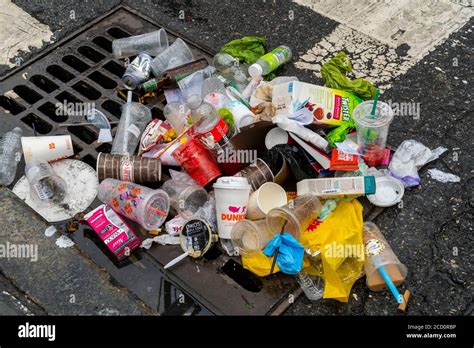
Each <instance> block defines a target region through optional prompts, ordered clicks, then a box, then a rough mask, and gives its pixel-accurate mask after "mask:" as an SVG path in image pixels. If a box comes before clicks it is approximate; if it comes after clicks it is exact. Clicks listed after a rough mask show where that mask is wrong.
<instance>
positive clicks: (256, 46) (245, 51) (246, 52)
mask: <svg viewBox="0 0 474 348" xmlns="http://www.w3.org/2000/svg"><path fill="white" fill-rule="evenodd" d="M265 42H266V39H265V38H264V37H257V36H244V37H243V38H241V39H236V40H232V41H229V42H228V43H226V44H225V45H224V46H222V47H221V49H220V52H224V53H228V54H230V55H231V56H232V57H234V58H236V59H238V60H239V61H240V62H241V63H245V64H253V63H255V62H256V61H257V59H258V58H260V57H261V56H263V55H264V54H265Z"/></svg>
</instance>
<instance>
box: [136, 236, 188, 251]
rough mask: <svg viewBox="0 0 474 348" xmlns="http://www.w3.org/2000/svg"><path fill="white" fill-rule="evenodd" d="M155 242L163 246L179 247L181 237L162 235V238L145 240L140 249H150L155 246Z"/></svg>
mask: <svg viewBox="0 0 474 348" xmlns="http://www.w3.org/2000/svg"><path fill="white" fill-rule="evenodd" d="M153 242H155V243H158V244H161V245H178V244H179V243H180V239H179V237H175V236H171V235H169V234H162V235H160V236H156V237H153V238H147V239H145V240H144V241H143V242H142V244H141V245H140V247H142V248H145V249H150V248H151V246H152V245H153Z"/></svg>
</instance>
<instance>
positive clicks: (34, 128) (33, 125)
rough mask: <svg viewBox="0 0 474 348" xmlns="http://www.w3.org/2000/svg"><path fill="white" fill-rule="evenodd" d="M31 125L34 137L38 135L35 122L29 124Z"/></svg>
mask: <svg viewBox="0 0 474 348" xmlns="http://www.w3.org/2000/svg"><path fill="white" fill-rule="evenodd" d="M31 127H33V132H34V133H35V137H37V136H38V133H37V132H36V127H35V123H34V122H33V123H32V124H31Z"/></svg>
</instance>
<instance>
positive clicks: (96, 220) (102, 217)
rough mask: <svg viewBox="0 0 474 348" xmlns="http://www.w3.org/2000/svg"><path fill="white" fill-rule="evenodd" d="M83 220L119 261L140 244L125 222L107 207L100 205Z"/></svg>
mask: <svg viewBox="0 0 474 348" xmlns="http://www.w3.org/2000/svg"><path fill="white" fill-rule="evenodd" d="M84 218H85V219H86V221H87V223H88V224H89V225H90V226H91V227H92V229H93V230H94V231H95V233H97V235H98V236H99V238H100V239H101V240H102V241H103V242H104V243H105V245H107V248H108V249H109V250H110V251H111V252H112V253H113V254H114V255H115V257H117V259H118V260H119V261H120V260H123V259H124V258H126V257H127V256H129V255H130V252H132V251H133V250H134V249H136V248H137V247H138V246H139V245H140V244H141V241H140V239H138V237H137V236H136V235H135V233H133V231H132V230H131V229H130V227H128V225H127V224H126V223H125V221H123V220H122V218H121V217H120V216H119V215H118V214H117V213H116V212H115V211H113V210H112V208H111V207H109V206H108V205H105V204H102V205H101V206H99V207H98V208H96V209H94V210H93V211H91V212H90V213H88V214H86V215H85V216H84Z"/></svg>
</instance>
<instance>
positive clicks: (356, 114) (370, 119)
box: [352, 100, 393, 127]
mask: <svg viewBox="0 0 474 348" xmlns="http://www.w3.org/2000/svg"><path fill="white" fill-rule="evenodd" d="M373 104H374V102H373V100H367V101H365V102H363V103H360V104H359V105H357V106H356V108H355V109H354V111H353V113H352V118H353V119H354V121H355V122H356V124H359V125H361V126H364V127H384V126H387V125H388V124H390V122H392V119H393V110H392V108H391V107H390V105H388V104H387V103H384V102H381V101H379V102H378V103H377V107H376V108H375V115H374V116H372V115H371V114H370V113H371V112H372V106H373Z"/></svg>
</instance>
